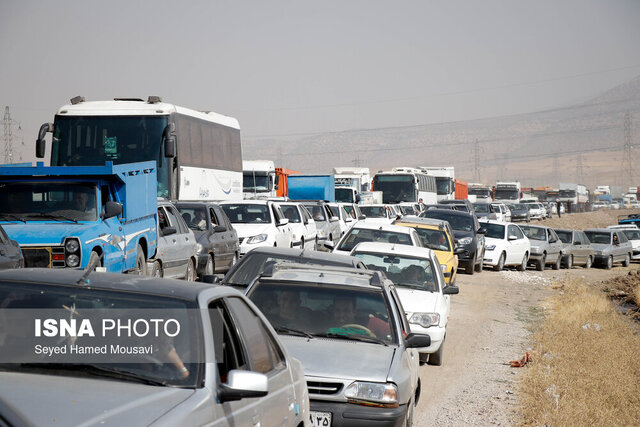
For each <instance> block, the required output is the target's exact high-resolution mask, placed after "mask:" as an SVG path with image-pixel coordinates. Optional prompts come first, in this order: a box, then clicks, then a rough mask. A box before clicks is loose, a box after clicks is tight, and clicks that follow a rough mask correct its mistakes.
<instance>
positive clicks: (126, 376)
mask: <svg viewBox="0 0 640 427" xmlns="http://www.w3.org/2000/svg"><path fill="white" fill-rule="evenodd" d="M20 367H21V368H27V369H30V370H31V369H33V370H38V369H42V370H58V371H71V372H74V371H75V372H82V373H85V374H89V375H94V376H100V377H108V378H116V379H123V380H128V381H135V382H139V383H143V384H149V385H157V386H165V387H166V386H167V382H166V381H162V380H156V379H153V378H149V377H144V376H140V375H138V374H135V373H133V372H130V371H124V370H121V369H117V368H107V367H105V366H98V365H92V364H83V363H21V364H20Z"/></svg>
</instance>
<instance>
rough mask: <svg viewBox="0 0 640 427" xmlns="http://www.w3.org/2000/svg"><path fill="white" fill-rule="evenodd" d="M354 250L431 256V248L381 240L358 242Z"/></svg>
mask: <svg viewBox="0 0 640 427" xmlns="http://www.w3.org/2000/svg"><path fill="white" fill-rule="evenodd" d="M353 251H354V252H369V253H378V254H397V255H404V256H409V257H415V258H429V259H430V258H431V257H432V255H433V250H431V249H429V248H421V247H416V246H409V245H400V244H396V243H383V242H362V243H358V244H357V245H356V247H355V248H353Z"/></svg>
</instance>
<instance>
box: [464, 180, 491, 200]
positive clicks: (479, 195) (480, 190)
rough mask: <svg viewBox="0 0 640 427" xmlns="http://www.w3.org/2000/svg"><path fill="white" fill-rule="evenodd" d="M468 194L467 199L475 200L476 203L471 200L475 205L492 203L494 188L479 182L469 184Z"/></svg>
mask: <svg viewBox="0 0 640 427" xmlns="http://www.w3.org/2000/svg"><path fill="white" fill-rule="evenodd" d="M467 193H468V196H467V199H469V200H471V199H472V198H475V201H473V200H471V201H472V202H473V203H491V202H492V201H493V194H492V188H491V187H489V186H488V185H485V184H482V183H479V182H471V183H469V185H468V190H467Z"/></svg>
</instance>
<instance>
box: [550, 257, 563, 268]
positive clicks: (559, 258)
mask: <svg viewBox="0 0 640 427" xmlns="http://www.w3.org/2000/svg"><path fill="white" fill-rule="evenodd" d="M561 263H562V254H559V255H558V259H557V260H556V263H555V264H553V265H552V266H551V268H553V269H554V270H560V264H561Z"/></svg>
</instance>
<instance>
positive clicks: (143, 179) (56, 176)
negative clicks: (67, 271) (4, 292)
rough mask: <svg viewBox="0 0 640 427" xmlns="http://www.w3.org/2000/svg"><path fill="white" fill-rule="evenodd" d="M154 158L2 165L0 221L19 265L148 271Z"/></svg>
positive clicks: (153, 242)
mask: <svg viewBox="0 0 640 427" xmlns="http://www.w3.org/2000/svg"><path fill="white" fill-rule="evenodd" d="M156 173H157V171H156V162H155V161H148V162H140V163H129V164H122V165H114V164H113V163H112V162H107V163H106V164H105V165H104V166H50V167H46V166H44V164H43V163H40V162H39V163H37V164H36V166H11V167H0V224H2V226H3V227H4V229H5V231H6V232H7V234H8V235H9V237H10V238H11V239H13V240H16V241H17V242H18V243H19V244H20V247H21V249H22V252H23V256H24V264H25V267H43V268H84V267H86V266H87V265H88V264H89V262H91V263H93V264H95V265H97V266H102V267H105V269H106V271H109V272H127V271H132V270H133V271H135V272H137V273H140V274H144V273H146V259H147V258H149V257H150V256H152V255H154V254H155V252H156V248H157V229H156V216H157V209H158V201H157V198H156V186H157V177H156Z"/></svg>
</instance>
